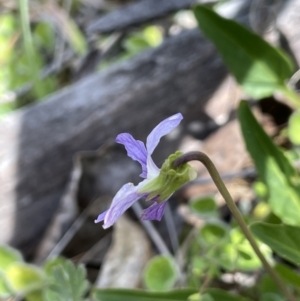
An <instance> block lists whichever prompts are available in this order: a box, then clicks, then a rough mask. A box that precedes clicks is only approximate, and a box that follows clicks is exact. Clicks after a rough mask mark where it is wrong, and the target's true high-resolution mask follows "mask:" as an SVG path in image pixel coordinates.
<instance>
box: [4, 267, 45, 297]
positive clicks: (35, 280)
mask: <svg viewBox="0 0 300 301" xmlns="http://www.w3.org/2000/svg"><path fill="white" fill-rule="evenodd" d="M5 277H6V279H7V284H8V286H9V288H10V289H11V290H12V291H14V292H15V293H16V294H18V295H26V294H27V293H29V292H32V291H35V290H37V289H40V288H42V287H44V286H45V277H44V274H43V272H42V271H41V270H40V269H38V268H37V267H35V266H33V265H30V264H25V263H21V262H17V263H13V264H11V265H10V266H9V267H8V268H7V270H6V273H5Z"/></svg>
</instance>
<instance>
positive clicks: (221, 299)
mask: <svg viewBox="0 0 300 301" xmlns="http://www.w3.org/2000/svg"><path fill="white" fill-rule="evenodd" d="M205 293H206V294H209V295H210V296H211V297H212V300H213V301H250V300H249V299H247V298H244V297H241V296H237V295H233V294H231V293H228V292H226V291H223V290H221V289H217V288H210V289H207V290H205ZM201 301H202V299H201Z"/></svg>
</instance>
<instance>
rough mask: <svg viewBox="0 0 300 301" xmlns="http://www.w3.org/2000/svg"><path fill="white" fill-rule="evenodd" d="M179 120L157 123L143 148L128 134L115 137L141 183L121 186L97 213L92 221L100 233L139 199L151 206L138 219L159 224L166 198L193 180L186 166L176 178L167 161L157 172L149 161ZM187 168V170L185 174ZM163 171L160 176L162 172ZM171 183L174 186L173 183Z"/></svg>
mask: <svg viewBox="0 0 300 301" xmlns="http://www.w3.org/2000/svg"><path fill="white" fill-rule="evenodd" d="M182 119H183V117H182V115H181V114H180V113H178V114H175V115H173V116H171V117H169V118H167V119H165V120H163V121H162V122H160V123H159V124H158V125H157V126H156V127H155V128H154V129H153V130H152V132H151V133H150V134H149V136H148V137H147V142H146V147H145V145H144V143H143V142H142V141H139V140H135V139H134V138H133V137H132V136H131V135H130V134H128V133H122V134H119V135H118V136H117V138H116V142H117V143H120V144H123V145H124V146H125V148H126V151H127V155H128V156H129V157H131V158H132V159H133V160H135V161H138V162H139V163H140V164H141V166H142V173H141V174H140V177H142V178H144V180H143V181H142V182H140V183H139V184H138V185H137V186H134V185H133V184H132V183H127V184H125V185H124V186H123V187H122V188H121V189H120V190H119V191H118V192H117V194H116V195H115V197H114V198H113V200H112V203H111V205H110V208H109V209H108V210H107V211H105V212H103V213H101V214H100V215H99V216H98V218H97V219H96V220H95V222H96V223H99V222H101V221H103V220H104V224H103V228H104V229H106V228H108V227H110V226H112V225H113V224H114V223H115V222H116V221H117V220H118V219H119V217H120V216H121V215H122V214H123V213H124V212H125V211H126V210H127V209H128V208H129V207H130V206H131V205H133V203H134V202H136V201H138V200H139V199H140V198H143V197H144V198H147V200H149V201H151V202H152V205H151V206H150V207H148V208H147V209H145V210H144V212H143V214H142V217H141V218H142V219H144V220H161V218H162V216H163V214H164V210H165V206H166V201H167V200H168V198H169V197H170V196H171V195H172V193H173V192H174V191H175V190H176V189H178V188H179V187H180V186H181V185H182V184H184V183H185V182H187V181H189V180H191V179H192V178H193V177H194V175H192V174H191V173H190V167H189V166H188V165H187V166H188V167H187V166H185V167H184V168H183V169H181V171H182V172H181V173H180V174H179V175H180V176H178V175H177V173H176V171H175V170H174V169H172V168H171V167H170V166H171V163H170V160H169V161H168V164H167V163H166V162H167V160H166V162H165V164H164V165H163V167H162V169H161V170H160V169H159V168H158V167H157V166H156V165H155V163H154V162H153V160H152V157H151V155H152V153H153V151H154V149H155V148H156V146H157V145H158V143H159V141H160V139H161V137H163V136H165V135H166V134H168V133H170V132H171V131H172V130H173V129H174V128H176V127H177V126H178V125H179V123H180V122H181V120H182ZM180 154H181V153H176V155H175V154H174V155H171V156H170V157H172V158H173V160H174V158H175V157H174V156H177V157H178V155H180ZM170 157H169V158H170ZM167 165H168V167H167ZM164 166H165V167H164ZM187 168H189V169H188V170H187ZM163 170H164V172H162V171H163ZM174 181H175V183H173V182H174Z"/></svg>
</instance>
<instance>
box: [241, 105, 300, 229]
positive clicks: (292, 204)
mask: <svg viewBox="0 0 300 301" xmlns="http://www.w3.org/2000/svg"><path fill="white" fill-rule="evenodd" d="M238 115H239V121H240V125H241V129H242V133H243V137H244V140H245V143H246V146H247V150H248V152H249V153H250V155H251V157H252V159H253V161H254V164H255V166H256V169H257V171H258V173H259V176H260V179H261V180H262V181H263V182H264V183H265V184H266V186H267V188H268V193H269V198H268V200H269V203H270V207H271V210H272V211H273V212H274V213H275V215H277V216H278V217H279V218H280V219H281V220H282V221H283V222H284V223H286V224H289V225H294V226H296V225H300V214H299V212H300V187H299V177H298V175H297V172H296V170H295V168H294V167H293V166H292V164H291V162H290V161H289V160H288V158H287V157H285V156H284V154H283V152H282V151H281V150H280V149H279V148H278V147H277V146H276V145H275V144H274V143H273V142H272V140H271V139H270V137H268V135H267V134H266V133H265V132H264V130H263V129H262V127H261V126H260V124H259V123H258V122H257V121H256V119H255V118H254V116H253V114H252V112H251V110H250V109H249V106H248V104H247V103H246V102H244V101H242V102H241V103H240V106H239V110H238Z"/></svg>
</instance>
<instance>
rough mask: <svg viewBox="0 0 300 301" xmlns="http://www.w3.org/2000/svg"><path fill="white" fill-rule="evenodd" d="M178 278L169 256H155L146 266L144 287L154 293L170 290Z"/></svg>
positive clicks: (176, 270)
mask: <svg viewBox="0 0 300 301" xmlns="http://www.w3.org/2000/svg"><path fill="white" fill-rule="evenodd" d="M177 278H178V268H177V266H176V263H175V261H174V259H173V257H171V256H163V255H160V256H156V257H154V258H152V259H151V260H150V261H149V263H148V264H147V266H146V268H145V271H144V282H145V285H146V286H147V287H148V288H149V289H151V290H156V291H166V290H169V289H171V288H172V287H173V286H174V284H175V282H176V280H177Z"/></svg>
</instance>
